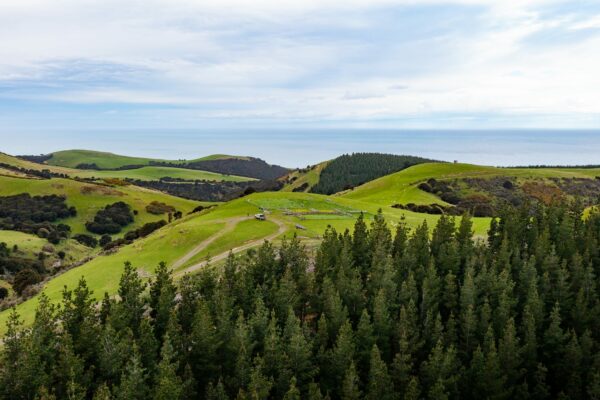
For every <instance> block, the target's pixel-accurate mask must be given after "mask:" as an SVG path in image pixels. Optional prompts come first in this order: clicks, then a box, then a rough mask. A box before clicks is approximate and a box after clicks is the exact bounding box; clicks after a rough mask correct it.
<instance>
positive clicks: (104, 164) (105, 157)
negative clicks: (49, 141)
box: [46, 150, 244, 169]
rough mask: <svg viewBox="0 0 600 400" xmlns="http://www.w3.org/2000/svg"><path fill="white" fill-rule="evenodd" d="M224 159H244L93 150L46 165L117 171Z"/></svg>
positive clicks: (60, 155)
mask: <svg viewBox="0 0 600 400" xmlns="http://www.w3.org/2000/svg"><path fill="white" fill-rule="evenodd" d="M223 158H244V157H236V156H228V155H225V154H213V155H210V156H207V157H201V158H196V159H193V160H161V159H153V158H146V157H130V156H122V155H119V154H113V153H106V152H101V151H93V150H64V151H57V152H55V153H52V158H50V159H49V160H48V161H46V163H47V164H48V165H54V166H61V167H69V168H75V167H77V165H79V164H84V163H85V164H96V165H97V166H98V168H102V169H116V168H120V167H123V166H126V165H149V164H150V162H151V161H157V162H168V163H173V164H183V163H185V162H194V161H207V160H218V159H223Z"/></svg>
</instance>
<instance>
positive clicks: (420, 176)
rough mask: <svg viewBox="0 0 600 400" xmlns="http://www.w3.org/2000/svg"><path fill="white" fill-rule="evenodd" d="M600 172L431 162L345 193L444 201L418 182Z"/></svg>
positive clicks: (371, 198)
mask: <svg viewBox="0 0 600 400" xmlns="http://www.w3.org/2000/svg"><path fill="white" fill-rule="evenodd" d="M597 175H600V169H570V168H563V169H550V168H539V169H534V168H515V169H513V168H495V167H486V166H479V165H471V164H443V163H428V164H420V165H415V166H413V167H410V168H407V169H405V170H403V171H400V172H397V173H395V174H391V175H387V176H384V177H382V178H379V179H375V180H374V181H371V182H367V183H365V184H364V185H361V186H359V187H357V188H355V189H354V190H350V191H346V192H343V193H341V194H340V196H341V197H343V198H346V199H352V200H360V201H364V202H368V203H373V204H379V205H381V206H391V205H392V204H395V203H401V204H406V203H415V204H431V203H438V204H444V202H443V201H442V200H440V199H439V198H438V197H437V196H435V195H433V194H431V193H426V192H423V191H422V190H419V189H418V188H417V185H418V184H419V183H421V182H423V181H425V180H427V179H429V178H435V179H438V180H440V179H454V178H467V177H493V176H514V177H519V178H549V177H568V178H571V177H577V178H590V177H594V176H597Z"/></svg>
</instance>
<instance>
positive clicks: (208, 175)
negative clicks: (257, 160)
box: [69, 166, 254, 182]
mask: <svg viewBox="0 0 600 400" xmlns="http://www.w3.org/2000/svg"><path fill="white" fill-rule="evenodd" d="M69 176H71V177H79V178H97V179H107V178H118V179H135V180H141V181H156V180H159V179H161V178H165V177H169V178H173V179H182V180H188V181H189V180H207V181H218V182H222V181H228V182H244V181H251V180H254V178H247V177H243V176H236V175H224V174H219V173H216V172H209V171H202V170H193V169H185V168H173V167H153V166H152V167H142V168H135V169H125V170H116V171H115V170H112V171H108V170H103V171H96V170H79V169H78V170H75V171H73V172H71V173H69Z"/></svg>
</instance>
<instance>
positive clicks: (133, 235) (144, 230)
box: [125, 220, 167, 241]
mask: <svg viewBox="0 0 600 400" xmlns="http://www.w3.org/2000/svg"><path fill="white" fill-rule="evenodd" d="M166 224H167V222H166V221H165V220H160V221H157V222H148V223H147V224H145V225H144V226H142V227H141V228H138V229H135V230H133V231H129V232H127V233H126V234H125V239H126V240H130V241H133V240H135V239H138V238H142V237H145V236H148V235H149V234H151V233H152V232H154V231H155V230H157V229H160V228H162V227H163V226H165V225H166Z"/></svg>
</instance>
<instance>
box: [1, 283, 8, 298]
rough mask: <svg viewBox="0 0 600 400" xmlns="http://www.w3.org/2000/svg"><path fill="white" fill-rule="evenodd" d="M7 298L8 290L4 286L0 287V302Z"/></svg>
mask: <svg viewBox="0 0 600 400" xmlns="http://www.w3.org/2000/svg"><path fill="white" fill-rule="evenodd" d="M7 297H8V289H7V288H5V287H4V286H2V287H0V300H4V299H5V298H7Z"/></svg>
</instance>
